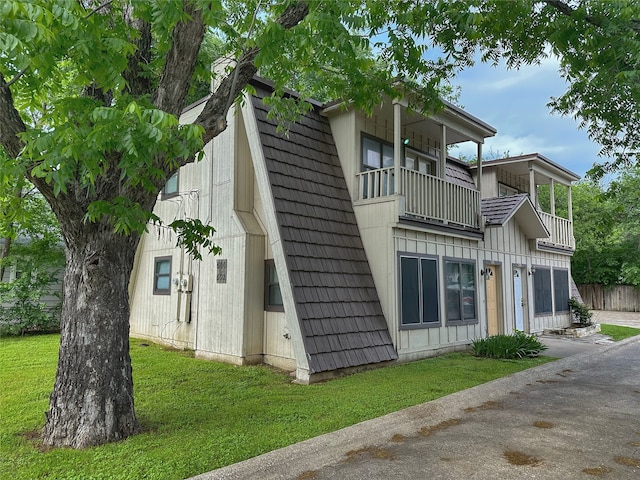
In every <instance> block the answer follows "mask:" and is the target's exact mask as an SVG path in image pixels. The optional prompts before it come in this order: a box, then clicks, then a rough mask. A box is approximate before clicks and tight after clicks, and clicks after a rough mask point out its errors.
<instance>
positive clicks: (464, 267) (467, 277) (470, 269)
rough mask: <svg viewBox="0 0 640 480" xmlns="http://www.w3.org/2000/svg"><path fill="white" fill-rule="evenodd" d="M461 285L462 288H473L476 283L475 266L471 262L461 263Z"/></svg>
mask: <svg viewBox="0 0 640 480" xmlns="http://www.w3.org/2000/svg"><path fill="white" fill-rule="evenodd" d="M460 269H461V271H462V286H463V288H475V285H476V266H475V265H473V264H471V263H461V264H460Z"/></svg>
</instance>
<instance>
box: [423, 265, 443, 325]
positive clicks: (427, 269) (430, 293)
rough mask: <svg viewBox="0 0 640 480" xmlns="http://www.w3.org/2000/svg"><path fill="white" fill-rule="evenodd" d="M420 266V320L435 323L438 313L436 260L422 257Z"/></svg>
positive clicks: (437, 319)
mask: <svg viewBox="0 0 640 480" xmlns="http://www.w3.org/2000/svg"><path fill="white" fill-rule="evenodd" d="M421 266H422V321H423V322H425V323H437V322H439V321H440V318H439V315H438V262H437V261H436V260H435V259H428V258H423V259H422V260H421Z"/></svg>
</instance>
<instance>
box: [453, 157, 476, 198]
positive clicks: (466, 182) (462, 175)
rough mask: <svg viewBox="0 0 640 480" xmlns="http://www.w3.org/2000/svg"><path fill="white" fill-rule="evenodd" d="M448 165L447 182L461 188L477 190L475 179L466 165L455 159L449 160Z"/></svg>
mask: <svg viewBox="0 0 640 480" xmlns="http://www.w3.org/2000/svg"><path fill="white" fill-rule="evenodd" d="M446 165H447V166H446V168H445V176H446V178H447V181H449V182H451V183H455V184H456V185H460V186H461V187H467V188H473V189H474V190H475V188H476V184H475V183H473V178H472V177H471V174H470V173H469V168H468V167H467V166H466V165H461V164H460V163H458V161H456V160H455V159H453V158H447V164H446Z"/></svg>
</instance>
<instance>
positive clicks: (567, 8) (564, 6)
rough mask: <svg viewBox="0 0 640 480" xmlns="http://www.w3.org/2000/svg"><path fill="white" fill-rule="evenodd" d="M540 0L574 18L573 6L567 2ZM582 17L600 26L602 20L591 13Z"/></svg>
mask: <svg viewBox="0 0 640 480" xmlns="http://www.w3.org/2000/svg"><path fill="white" fill-rule="evenodd" d="M541 1H542V3H546V4H547V5H549V6H551V7H553V8H555V9H556V10H558V11H559V12H560V13H562V14H563V15H566V16H567V17H574V18H575V13H576V9H575V8H573V7H572V6H571V5H569V4H568V3H565V2H563V1H562V0H541ZM584 19H585V20H586V21H587V22H589V23H590V24H591V25H593V26H595V27H602V22H601V21H600V20H598V19H597V18H595V17H593V16H591V15H586V16H585V17H584Z"/></svg>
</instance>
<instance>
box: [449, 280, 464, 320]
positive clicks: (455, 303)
mask: <svg viewBox="0 0 640 480" xmlns="http://www.w3.org/2000/svg"><path fill="white" fill-rule="evenodd" d="M460 318H461V316H460V291H459V290H456V289H454V290H449V287H447V320H460Z"/></svg>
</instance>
